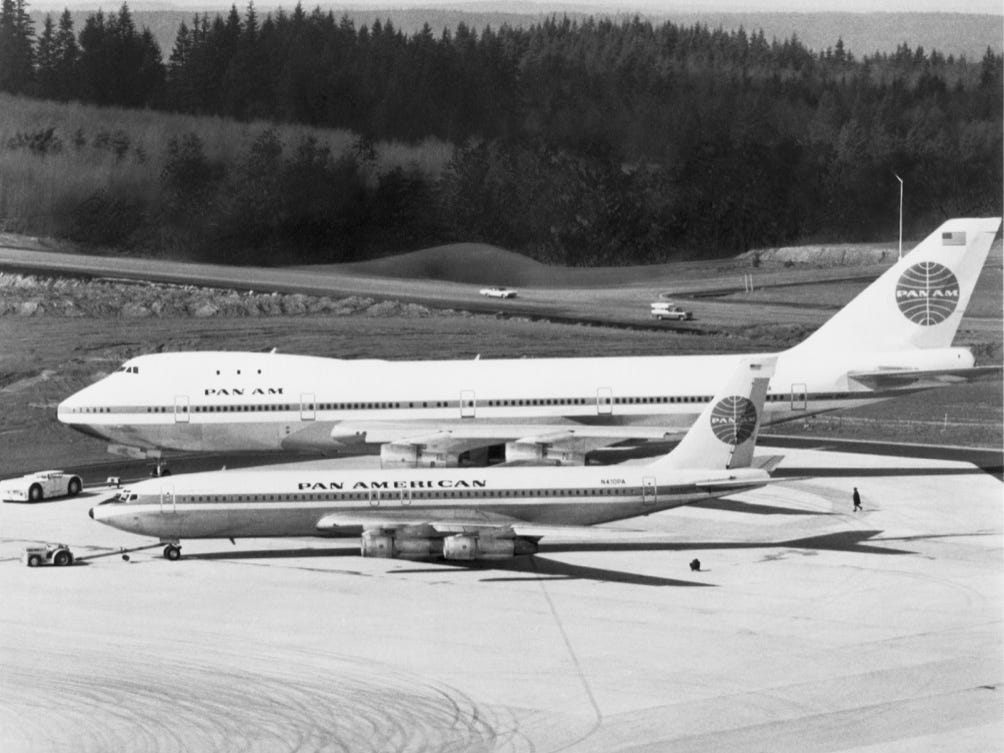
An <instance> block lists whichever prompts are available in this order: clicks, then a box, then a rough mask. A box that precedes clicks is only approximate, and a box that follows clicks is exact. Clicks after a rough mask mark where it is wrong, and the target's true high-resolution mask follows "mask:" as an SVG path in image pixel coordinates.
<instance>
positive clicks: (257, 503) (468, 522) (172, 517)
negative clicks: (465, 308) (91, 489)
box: [91, 466, 769, 540]
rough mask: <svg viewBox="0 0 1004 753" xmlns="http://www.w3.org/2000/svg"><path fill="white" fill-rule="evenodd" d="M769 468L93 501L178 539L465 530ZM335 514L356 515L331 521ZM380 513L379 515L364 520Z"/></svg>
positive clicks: (245, 479) (228, 490)
mask: <svg viewBox="0 0 1004 753" xmlns="http://www.w3.org/2000/svg"><path fill="white" fill-rule="evenodd" d="M723 479H728V480H729V487H728V488H727V489H726V488H715V487H713V486H711V487H708V488H703V487H702V486H701V485H700V484H702V483H704V482H714V481H717V480H723ZM768 479H769V477H768V474H767V473H766V472H764V471H762V470H758V469H750V468H745V469H733V470H728V471H711V470H693V471H687V470H675V469H672V470H671V469H664V468H658V467H653V466H629V467H617V466H609V467H602V468H592V467H590V468H505V469H493V468H480V469H408V470H400V469H395V470H383V471H364V470H359V471H330V472H328V471H319V470H248V471H241V470H233V471H213V472H207V473H192V474H183V475H179V476H167V477H164V478H159V479H151V480H147V481H142V482H139V483H137V484H133V485H130V486H129V487H128V488H125V489H123V490H122V491H121V492H120V493H119V494H118V495H117V496H116V498H115V500H114V501H110V502H105V503H102V504H99V505H98V506H96V507H94V508H93V509H92V510H91V517H92V518H94V519H95V520H98V521H100V522H102V523H105V524H107V525H111V526H114V527H116V528H120V529H122V530H125V531H129V532H131V533H136V534H142V535H147V536H156V537H160V538H162V539H174V540H179V539H183V538H230V537H232V538H253V537H281V536H356V535H359V534H360V533H361V532H362V530H363V529H364V528H367V529H369V528H371V527H376V528H397V529H407V528H408V521H412V520H423V521H435V522H437V523H438V524H440V525H443V524H446V525H448V524H449V522H450V521H451V520H452V521H456V522H457V528H458V530H463V529H465V528H471V527H478V526H479V525H480V526H484V527H486V528H491V527H497V528H505V527H506V526H507V524H508V523H510V522H511V521H519V523H520V524H536V525H542V526H548V525H553V526H588V525H594V524H596V523H604V522H608V521H613V520H621V519H624V518H632V517H636V516H639V515H648V514H650V513H652V512H656V511H659V510H665V509H668V508H671V507H676V506H679V505H684V504H688V503H692V502H696V501H699V500H703V499H709V498H712V497H717V496H721V495H723V494H727V493H735V492H736V491H738V490H741V489H743V488H748V489H752V488H756V487H758V486H761V485H763V484H764V483H767V481H768ZM329 516H338V517H339V518H340V519H342V520H345V521H350V522H349V523H348V524H346V525H325V520H326V519H328V518H329ZM371 519H373V520H377V521H378V522H377V523H375V524H373V526H370V525H367V524H366V523H365V521H367V520H371ZM351 521H358V522H355V523H353V522H351ZM395 521H400V525H398V524H397V523H396V522H395ZM440 533H441V532H440ZM410 534H411V535H416V534H421V531H419V530H413V531H410ZM509 535H512V531H511V530H510V531H509Z"/></svg>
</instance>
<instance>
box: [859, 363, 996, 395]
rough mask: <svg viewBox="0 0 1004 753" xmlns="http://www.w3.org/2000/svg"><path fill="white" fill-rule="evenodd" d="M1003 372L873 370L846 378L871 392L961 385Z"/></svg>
mask: <svg viewBox="0 0 1004 753" xmlns="http://www.w3.org/2000/svg"><path fill="white" fill-rule="evenodd" d="M1002 371H1004V366H970V367H964V368H959V369H896V368H889V369H875V370H873V371H849V372H847V378H848V379H853V380H854V381H856V382H859V383H861V384H863V385H865V386H866V387H870V388H871V389H873V390H881V389H892V388H896V387H909V386H911V385H914V384H916V385H918V386H919V385H926V384H961V383H964V382H976V381H980V380H982V379H993V378H994V377H998V376H1000V375H1001V373H1002Z"/></svg>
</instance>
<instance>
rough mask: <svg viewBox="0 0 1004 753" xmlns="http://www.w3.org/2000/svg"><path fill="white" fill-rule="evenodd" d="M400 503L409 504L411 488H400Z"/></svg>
mask: <svg viewBox="0 0 1004 753" xmlns="http://www.w3.org/2000/svg"><path fill="white" fill-rule="evenodd" d="M400 492H401V505H402V506H403V507H407V506H408V505H410V504H411V489H401V490H400Z"/></svg>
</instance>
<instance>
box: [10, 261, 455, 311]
mask: <svg viewBox="0 0 1004 753" xmlns="http://www.w3.org/2000/svg"><path fill="white" fill-rule="evenodd" d="M451 315H453V316H456V315H459V312H456V311H441V310H436V309H429V308H427V307H425V306H421V305H418V304H415V303H401V302H399V301H376V300H374V299H373V298H368V297H364V296H349V297H348V298H331V297H328V296H309V295H301V294H281V293H256V292H250V291H248V292H238V291H235V290H223V289H219V288H202V287H196V286H192V285H163V284H153V283H150V284H147V283H131V282H123V281H110V280H84V279H72V278H49V277H37V276H34V275H18V274H9V273H2V272H0V316H57V317H122V318H126V319H130V318H131V319H145V318H149V317H164V318H169V317H185V316H189V317H196V318H208V317H257V316H370V317H390V316H395V317H409V318H419V317H430V316H451Z"/></svg>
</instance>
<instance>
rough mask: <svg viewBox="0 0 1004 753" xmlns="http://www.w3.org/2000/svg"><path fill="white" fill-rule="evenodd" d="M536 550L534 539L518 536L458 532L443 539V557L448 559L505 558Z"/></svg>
mask: <svg viewBox="0 0 1004 753" xmlns="http://www.w3.org/2000/svg"><path fill="white" fill-rule="evenodd" d="M536 552H537V543H536V542H535V541H532V540H530V539H524V538H520V537H515V538H499V537H495V536H476V535H474V534H467V533H458V534H455V535H453V536H448V537H447V538H445V539H443V557H445V558H446V559H448V560H467V561H470V560H506V559H511V558H512V557H515V556H517V555H521V554H535V553H536Z"/></svg>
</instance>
